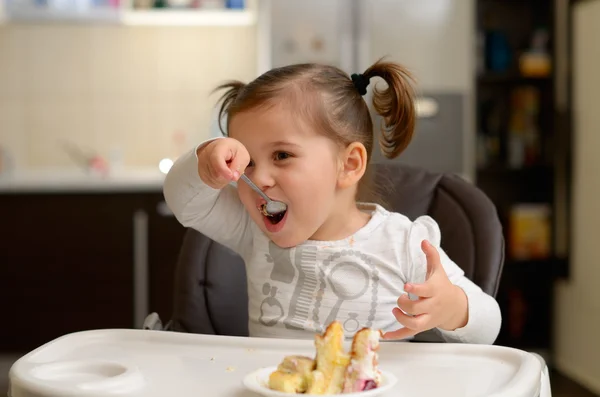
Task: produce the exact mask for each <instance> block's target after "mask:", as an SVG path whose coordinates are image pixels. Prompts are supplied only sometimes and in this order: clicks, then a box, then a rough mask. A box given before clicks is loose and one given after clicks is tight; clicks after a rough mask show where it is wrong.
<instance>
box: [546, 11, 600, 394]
mask: <svg viewBox="0 0 600 397" xmlns="http://www.w3.org/2000/svg"><path fill="white" fill-rule="evenodd" d="M598 22H600V1H599V0H594V1H585V2H580V3H579V4H578V5H577V6H576V9H575V15H574V20H573V29H574V32H573V33H574V40H573V45H574V59H573V61H574V69H573V75H574V86H573V88H574V122H575V131H574V133H575V136H574V153H573V160H574V164H573V165H574V170H573V171H574V184H573V204H572V214H573V219H572V222H573V223H572V244H571V252H572V256H571V258H572V260H571V278H570V279H569V280H568V281H566V282H561V283H559V285H558V286H557V295H556V319H555V329H556V335H555V348H556V353H555V357H554V360H555V363H556V365H557V367H558V369H559V370H560V371H561V372H563V373H565V374H567V375H568V376H570V377H572V378H573V379H575V380H577V381H579V382H580V383H582V384H584V385H585V386H587V387H588V388H590V389H591V390H593V391H594V392H595V393H600V250H599V249H598V237H599V234H598V227H599V225H600V199H599V197H600V177H598V174H599V172H600V156H599V155H598V151H599V150H600V112H599V111H598V104H599V103H600V74H598V71H599V70H600V44H599V43H598V40H599V39H600V24H598Z"/></svg>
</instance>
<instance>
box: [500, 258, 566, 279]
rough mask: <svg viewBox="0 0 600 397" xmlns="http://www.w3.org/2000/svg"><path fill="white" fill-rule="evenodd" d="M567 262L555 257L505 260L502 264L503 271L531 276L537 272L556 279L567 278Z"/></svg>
mask: <svg viewBox="0 0 600 397" xmlns="http://www.w3.org/2000/svg"><path fill="white" fill-rule="evenodd" d="M568 262H569V259H568V258H562V257H556V256H553V257H550V258H544V259H531V260H519V259H507V260H506V261H505V263H504V271H505V272H506V273H511V274H521V275H531V276H533V275H535V274H538V273H539V272H550V273H551V274H552V275H554V276H556V277H567V276H568V274H567V270H568Z"/></svg>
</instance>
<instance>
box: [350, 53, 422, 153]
mask: <svg viewBox="0 0 600 397" xmlns="http://www.w3.org/2000/svg"><path fill="white" fill-rule="evenodd" d="M375 76H377V77H381V78H382V79H383V80H385V82H386V83H387V85H388V87H387V88H386V89H385V90H378V89H377V88H374V89H373V107H374V108H375V111H376V112H377V114H379V115H380V116H381V117H383V125H382V127H381V135H380V136H379V145H380V147H381V151H382V152H383V154H384V156H385V157H387V158H389V159H393V158H395V157H397V156H398V155H399V154H400V153H402V152H403V151H404V149H406V147H407V146H408V144H409V143H410V141H411V139H412V136H413V133H414V129H415V123H416V112H415V93H414V90H413V87H412V83H413V82H414V80H413V78H412V76H411V74H410V73H409V72H408V70H406V69H405V68H404V67H402V66H401V65H398V64H396V63H392V62H382V61H381V60H379V61H377V62H375V63H374V64H373V65H371V66H370V67H369V68H368V69H367V70H366V71H365V72H364V73H363V74H362V76H361V77H362V78H363V80H365V81H366V83H367V84H368V81H369V80H370V79H371V77H375ZM353 80H354V83H355V85H356V84H357V83H358V82H359V81H357V78H356V77H355V78H353ZM365 88H366V87H365Z"/></svg>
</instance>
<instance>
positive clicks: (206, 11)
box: [0, 0, 257, 26]
mask: <svg viewBox="0 0 600 397" xmlns="http://www.w3.org/2000/svg"><path fill="white" fill-rule="evenodd" d="M246 3H247V4H246V6H245V8H244V9H235V8H230V9H228V8H184V7H172V8H169V7H164V8H144V9H136V8H134V6H133V5H132V4H131V2H127V1H125V2H123V3H121V4H120V5H119V6H92V5H91V4H90V3H89V2H84V1H81V2H74V3H73V6H69V7H67V6H65V7H62V8H58V7H51V6H36V5H34V4H33V0H31V3H29V4H27V3H25V4H20V5H18V6H14V5H11V4H9V3H8V2H7V0H0V23H32V22H33V23H40V22H41V23H78V24H112V25H125V26H249V25H253V24H255V23H256V19H257V16H256V7H255V1H246ZM2 10H4V12H2Z"/></svg>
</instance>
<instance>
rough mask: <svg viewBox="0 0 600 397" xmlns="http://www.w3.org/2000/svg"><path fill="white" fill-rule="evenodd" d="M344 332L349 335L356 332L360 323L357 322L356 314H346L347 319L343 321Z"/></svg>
mask: <svg viewBox="0 0 600 397" xmlns="http://www.w3.org/2000/svg"><path fill="white" fill-rule="evenodd" d="M343 325H344V330H346V332H349V333H351V334H353V333H355V332H356V331H358V328H359V327H360V322H359V321H358V313H348V318H347V319H346V321H344V324H343Z"/></svg>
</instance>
